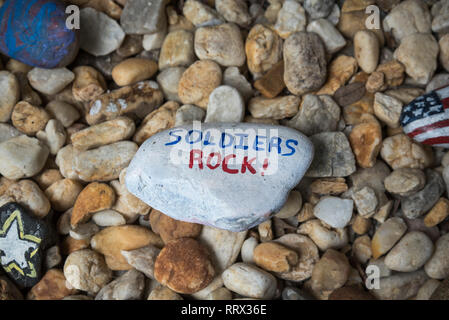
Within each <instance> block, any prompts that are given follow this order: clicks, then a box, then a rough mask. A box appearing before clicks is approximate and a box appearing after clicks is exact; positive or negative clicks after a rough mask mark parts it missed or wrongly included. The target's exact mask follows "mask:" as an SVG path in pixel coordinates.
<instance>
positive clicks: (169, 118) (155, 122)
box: [133, 101, 179, 144]
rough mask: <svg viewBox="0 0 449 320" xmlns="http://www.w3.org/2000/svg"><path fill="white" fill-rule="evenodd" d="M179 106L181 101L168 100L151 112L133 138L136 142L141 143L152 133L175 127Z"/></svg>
mask: <svg viewBox="0 0 449 320" xmlns="http://www.w3.org/2000/svg"><path fill="white" fill-rule="evenodd" d="M178 108H179V103H177V102H175V101H168V102H166V103H165V104H163V105H162V106H161V107H160V108H158V109H156V110H154V111H153V112H151V113H150V114H149V115H147V116H146V117H145V119H143V121H142V123H141V124H140V127H139V128H138V129H137V131H136V134H135V135H134V137H133V140H134V141H135V142H136V143H138V144H141V143H143V142H144V141H145V140H147V139H148V138H149V137H151V136H152V135H154V134H156V133H158V132H160V131H163V130H166V129H170V128H171V127H173V126H174V125H175V116H176V110H178Z"/></svg>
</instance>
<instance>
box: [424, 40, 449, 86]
mask: <svg viewBox="0 0 449 320" xmlns="http://www.w3.org/2000/svg"><path fill="white" fill-rule="evenodd" d="M440 46H441V45H440ZM448 85H449V73H439V74H436V75H434V76H433V78H432V80H430V82H429V83H428V84H427V86H426V92H430V91H434V90H437V89H439V88H442V87H446V86H448Z"/></svg>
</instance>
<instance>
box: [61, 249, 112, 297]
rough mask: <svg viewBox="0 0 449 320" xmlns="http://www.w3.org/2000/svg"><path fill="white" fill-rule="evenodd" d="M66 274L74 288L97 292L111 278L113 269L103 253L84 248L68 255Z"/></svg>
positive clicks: (65, 267) (65, 264) (65, 266)
mask: <svg viewBox="0 0 449 320" xmlns="http://www.w3.org/2000/svg"><path fill="white" fill-rule="evenodd" d="M64 276H65V278H66V279H67V282H68V283H69V284H70V286H72V287H73V288H75V289H78V290H83V291H87V292H88V293H91V294H92V293H93V294H95V293H97V292H98V291H100V289H101V288H103V287H104V286H105V285H106V284H107V283H108V282H109V281H110V280H111V278H112V271H111V270H110V269H109V268H108V266H107V265H106V263H105V261H104V258H103V256H102V255H101V254H99V253H98V252H96V251H94V250H91V249H82V250H78V251H75V252H72V253H70V255H69V256H68V257H67V259H66V260H65V263H64Z"/></svg>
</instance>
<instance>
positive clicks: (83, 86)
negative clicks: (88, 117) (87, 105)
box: [72, 66, 107, 102]
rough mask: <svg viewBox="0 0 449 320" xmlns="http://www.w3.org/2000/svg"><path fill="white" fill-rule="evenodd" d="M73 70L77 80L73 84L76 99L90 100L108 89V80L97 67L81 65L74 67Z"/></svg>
mask: <svg viewBox="0 0 449 320" xmlns="http://www.w3.org/2000/svg"><path fill="white" fill-rule="evenodd" d="M73 72H74V73H75V80H74V81H73V85H72V93H73V97H74V98H75V99H76V100H78V101H82V102H89V101H91V100H92V99H95V98H96V97H98V96H99V95H101V94H102V93H103V92H105V91H106V89H107V85H106V81H105V80H104V78H103V76H102V75H101V73H100V72H98V71H97V70H96V69H94V68H92V67H89V66H80V67H76V68H75V69H73Z"/></svg>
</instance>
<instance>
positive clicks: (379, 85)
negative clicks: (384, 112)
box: [365, 71, 387, 93]
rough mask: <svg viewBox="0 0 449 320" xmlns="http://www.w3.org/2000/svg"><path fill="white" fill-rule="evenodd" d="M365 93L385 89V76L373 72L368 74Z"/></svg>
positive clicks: (381, 73)
mask: <svg viewBox="0 0 449 320" xmlns="http://www.w3.org/2000/svg"><path fill="white" fill-rule="evenodd" d="M365 87H366V91H368V92H372V93H375V92H378V91H383V90H385V89H387V84H386V83H385V74H384V73H383V72H379V71H374V72H373V73H371V74H370V76H369V78H368V80H367V81H366V85H365Z"/></svg>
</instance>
